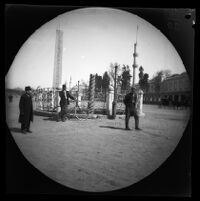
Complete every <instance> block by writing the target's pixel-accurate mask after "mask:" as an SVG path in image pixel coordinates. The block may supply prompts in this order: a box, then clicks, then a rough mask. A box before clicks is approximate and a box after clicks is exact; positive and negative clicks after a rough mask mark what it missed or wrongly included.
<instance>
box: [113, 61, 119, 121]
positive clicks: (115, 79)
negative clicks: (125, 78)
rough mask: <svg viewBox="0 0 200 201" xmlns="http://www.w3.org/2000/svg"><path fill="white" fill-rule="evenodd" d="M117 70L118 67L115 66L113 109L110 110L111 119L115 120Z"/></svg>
mask: <svg viewBox="0 0 200 201" xmlns="http://www.w3.org/2000/svg"><path fill="white" fill-rule="evenodd" d="M117 68H118V65H117V64H115V77H114V100H113V105H112V107H113V109H112V112H113V113H112V118H113V119H115V117H116V106H117Z"/></svg>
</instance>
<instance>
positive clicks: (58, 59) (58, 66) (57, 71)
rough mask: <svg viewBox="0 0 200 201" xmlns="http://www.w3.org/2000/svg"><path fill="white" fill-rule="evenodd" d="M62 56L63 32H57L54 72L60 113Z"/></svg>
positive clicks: (55, 105)
mask: <svg viewBox="0 0 200 201" xmlns="http://www.w3.org/2000/svg"><path fill="white" fill-rule="evenodd" d="M62 54H63V31H62V30H60V29H57V30H56V41H55V56H54V71H53V89H54V90H56V94H55V103H54V107H56V111H57V112H59V111H60V108H59V107H58V106H59V89H60V88H61V84H62Z"/></svg>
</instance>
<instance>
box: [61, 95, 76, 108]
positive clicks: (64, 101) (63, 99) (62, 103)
mask: <svg viewBox="0 0 200 201" xmlns="http://www.w3.org/2000/svg"><path fill="white" fill-rule="evenodd" d="M59 95H60V106H61V107H62V106H65V105H69V98H70V99H72V100H74V99H75V98H74V97H73V96H72V95H71V94H70V93H69V91H66V97H67V98H65V95H64V91H60V93H59Z"/></svg>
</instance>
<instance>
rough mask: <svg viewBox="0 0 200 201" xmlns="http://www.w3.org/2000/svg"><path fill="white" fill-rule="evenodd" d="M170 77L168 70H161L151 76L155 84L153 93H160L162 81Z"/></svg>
mask: <svg viewBox="0 0 200 201" xmlns="http://www.w3.org/2000/svg"><path fill="white" fill-rule="evenodd" d="M170 75H171V71H170V70H168V69H167V70H161V71H158V72H156V74H155V75H154V76H153V80H154V84H155V91H156V92H157V93H160V88H161V83H162V81H163V79H166V78H167V77H169V76H170Z"/></svg>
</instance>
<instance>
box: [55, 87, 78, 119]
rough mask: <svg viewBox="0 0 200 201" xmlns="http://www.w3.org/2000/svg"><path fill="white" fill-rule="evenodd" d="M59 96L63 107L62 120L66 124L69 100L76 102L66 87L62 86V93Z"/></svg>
mask: <svg viewBox="0 0 200 201" xmlns="http://www.w3.org/2000/svg"><path fill="white" fill-rule="evenodd" d="M59 95H60V107H61V112H60V117H61V120H62V121H63V122H64V121H66V115H67V107H68V105H69V98H70V99H72V100H75V98H74V97H73V96H72V95H71V94H70V93H69V91H67V90H66V85H63V86H62V91H60V93H59Z"/></svg>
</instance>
